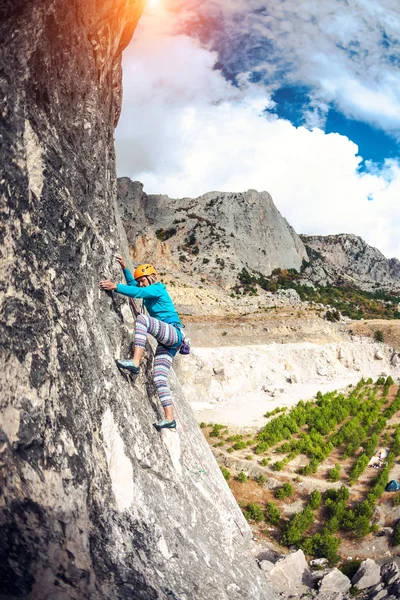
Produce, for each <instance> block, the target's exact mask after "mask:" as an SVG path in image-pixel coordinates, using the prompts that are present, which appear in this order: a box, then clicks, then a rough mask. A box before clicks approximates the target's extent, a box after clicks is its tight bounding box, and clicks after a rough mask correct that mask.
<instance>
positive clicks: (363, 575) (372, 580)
mask: <svg viewBox="0 0 400 600" xmlns="http://www.w3.org/2000/svg"><path fill="white" fill-rule="evenodd" d="M380 580H381V570H380V568H379V565H377V564H376V562H375V561H374V560H372V558H367V559H366V560H363V562H362V563H361V565H360V566H359V567H358V569H357V572H356V574H355V575H354V577H353V579H352V580H351V583H352V585H354V586H356V587H357V588H358V589H359V590H365V589H366V588H369V587H373V586H374V585H377V584H378V583H380Z"/></svg>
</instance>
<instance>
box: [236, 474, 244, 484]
mask: <svg viewBox="0 0 400 600" xmlns="http://www.w3.org/2000/svg"><path fill="white" fill-rule="evenodd" d="M236 479H237V481H239V482H240V483H245V482H246V481H247V475H246V473H244V472H243V471H240V473H239V475H237V477H236Z"/></svg>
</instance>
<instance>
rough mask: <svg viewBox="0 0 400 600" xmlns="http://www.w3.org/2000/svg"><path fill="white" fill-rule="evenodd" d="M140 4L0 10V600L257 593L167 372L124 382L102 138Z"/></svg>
mask: <svg viewBox="0 0 400 600" xmlns="http://www.w3.org/2000/svg"><path fill="white" fill-rule="evenodd" d="M143 5H144V1H143V0H102V2H98V1H97V0H80V1H78V0H71V1H69V2H66V1H65V0H46V1H45V0H35V1H33V0H24V1H21V0H13V1H11V0H10V1H6V2H2V3H1V5H0V34H1V35H0V40H1V65H2V71H1V77H0V86H1V112H0V115H1V117H0V118H1V131H0V133H1V151H0V155H1V165H2V176H1V180H0V186H1V190H0V197H1V211H2V229H1V243H2V258H1V261H2V262H1V266H2V278H1V281H2V284H1V290H0V292H1V323H2V328H1V348H2V350H1V359H0V361H1V374H2V376H1V390H0V392H1V393H0V398H1V399H0V467H1V499H0V520H1V529H0V582H1V592H0V595H1V598H2V600H23V599H30V600H36V599H40V600H50V599H51V600H56V599H57V600H67V599H68V600H83V599H84V600H102V599H104V600H105V599H107V600H110V599H125V598H126V599H128V598H129V599H130V600H132V599H133V600H136V599H142V600H153V599H162V598H169V599H175V600H178V599H179V600H192V599H196V600H211V599H212V600H219V599H221V600H225V599H232V600H233V599H236V598H237V599H239V598H240V599H249V600H250V599H251V600H257V599H260V600H261V599H267V600H268V599H270V598H272V597H273V596H272V593H271V592H270V591H269V590H270V588H269V586H268V583H267V582H265V579H264V578H263V577H261V575H262V573H261V571H260V569H258V567H257V565H256V563H255V561H253V559H252V558H251V557H250V556H249V554H248V551H247V546H246V544H247V541H246V540H247V538H248V537H249V529H248V527H247V524H246V522H245V521H244V518H243V517H242V514H241V512H240V510H239V508H238V507H237V505H236V504H235V503H234V501H233V497H232V496H231V494H230V491H229V488H228V487H227V485H226V483H225V481H224V479H223V477H222V476H221V474H220V471H219V468H218V466H217V464H216V462H215V460H214V459H213V457H212V455H211V453H210V451H209V449H208V447H207V445H206V443H205V441H204V439H203V436H202V434H201V431H200V430H199V429H198V427H197V426H196V423H195V420H194V418H193V414H192V411H191V409H190V407H189V405H188V404H187V402H186V401H185V399H184V397H183V395H182V393H181V391H180V387H179V384H178V383H177V380H176V379H175V378H174V376H173V374H172V385H173V392H174V396H175V399H176V406H177V417H178V429H177V431H176V432H171V431H169V432H165V433H163V434H162V435H160V434H159V433H157V432H156V430H155V429H154V428H153V426H152V423H153V422H154V421H155V420H157V419H158V418H160V416H161V410H160V408H161V407H160V405H159V403H158V401H157V400H156V397H155V393H154V388H153V384H152V380H151V376H150V368H151V358H152V356H151V348H150V347H149V348H148V352H147V359H146V361H145V363H144V366H143V368H142V371H141V374H140V375H139V376H138V378H137V379H136V380H134V379H132V378H131V377H130V376H129V375H126V374H122V373H120V372H119V371H118V369H117V368H116V366H115V362H114V361H115V359H116V358H120V357H126V356H128V355H129V351H130V342H131V339H132V331H133V326H134V322H133V318H132V316H131V313H130V311H129V308H128V306H127V303H126V300H124V299H123V298H122V297H118V296H113V295H112V294H106V293H104V292H100V291H99V290H98V281H99V280H100V279H103V278H104V277H105V276H110V277H111V278H112V279H114V280H115V279H117V280H118V279H120V277H121V274H120V272H119V269H118V268H117V266H116V264H115V259H114V257H113V255H114V254H115V253H117V252H118V253H122V254H128V246H127V242H126V238H125V233H124V231H123V228H122V226H121V223H120V221H119V217H118V214H117V211H116V177H115V155H114V146H113V129H114V126H115V124H116V122H117V120H118V116H119V111H120V107H121V52H122V50H123V48H124V47H125V46H126V44H127V43H128V42H129V40H130V38H131V36H132V33H133V31H134V29H135V26H136V23H137V21H138V19H139V17H140V14H141V11H142V9H143Z"/></svg>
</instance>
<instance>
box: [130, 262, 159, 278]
mask: <svg viewBox="0 0 400 600" xmlns="http://www.w3.org/2000/svg"><path fill="white" fill-rule="evenodd" d="M147 275H157V271H156V270H155V268H154V267H153V265H149V264H144V265H139V266H138V267H137V268H136V269H135V272H134V274H133V277H134V278H135V279H139V277H147Z"/></svg>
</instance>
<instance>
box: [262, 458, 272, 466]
mask: <svg viewBox="0 0 400 600" xmlns="http://www.w3.org/2000/svg"><path fill="white" fill-rule="evenodd" d="M270 460H271V459H270V458H263V459H262V461H261V462H260V465H261V466H262V467H267V466H268V463H269V461H270Z"/></svg>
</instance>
